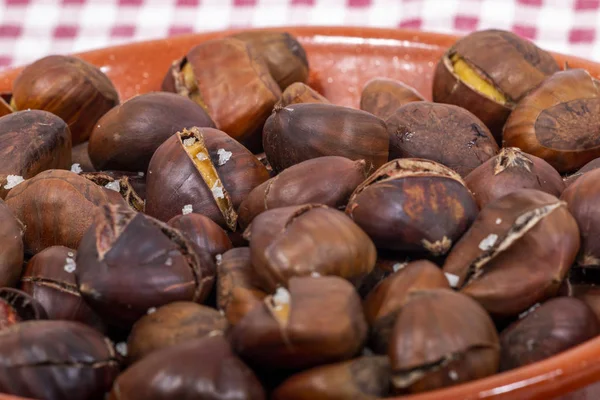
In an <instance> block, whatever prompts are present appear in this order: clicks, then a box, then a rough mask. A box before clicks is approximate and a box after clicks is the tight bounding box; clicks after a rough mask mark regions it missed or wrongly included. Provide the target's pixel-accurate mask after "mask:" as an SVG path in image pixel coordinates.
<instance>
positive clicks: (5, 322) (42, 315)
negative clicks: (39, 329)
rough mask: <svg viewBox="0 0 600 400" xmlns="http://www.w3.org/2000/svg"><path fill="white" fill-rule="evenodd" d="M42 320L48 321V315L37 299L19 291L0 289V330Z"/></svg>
mask: <svg viewBox="0 0 600 400" xmlns="http://www.w3.org/2000/svg"><path fill="white" fill-rule="evenodd" d="M41 319H48V314H47V313H46V310H45V309H44V307H43V306H42V305H41V304H40V303H39V302H38V301H37V300H36V299H34V298H33V297H31V296H30V295H29V294H27V293H25V292H22V291H20V290H17V289H13V288H6V287H5V288H0V330H3V329H7V328H8V327H10V326H13V325H15V324H19V323H22V322H24V321H32V320H41Z"/></svg>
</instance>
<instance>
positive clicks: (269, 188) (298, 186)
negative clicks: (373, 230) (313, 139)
mask: <svg viewBox="0 0 600 400" xmlns="http://www.w3.org/2000/svg"><path fill="white" fill-rule="evenodd" d="M366 177H367V172H366V170H365V161H364V160H358V161H352V160H350V159H348V158H345V157H337V156H327V157H318V158H313V159H311V160H306V161H303V162H301V163H299V164H296V165H293V166H291V167H289V168H287V169H285V170H284V171H283V172H281V173H280V174H278V175H276V176H275V177H273V178H271V179H269V180H268V181H266V182H263V183H262V184H260V185H259V186H257V187H255V188H254V189H253V190H252V191H251V192H250V194H249V195H248V197H246V199H245V200H244V201H243V202H242V204H241V205H240V208H239V210H238V217H239V218H238V221H239V222H240V225H241V226H242V227H247V226H248V225H249V224H250V222H252V220H253V219H254V218H255V217H256V216H257V215H258V214H260V213H262V212H264V211H266V210H270V209H273V208H279V207H287V206H293V205H300V204H307V203H318V204H324V205H326V206H330V207H333V208H343V207H345V206H346V203H347V202H348V198H349V197H350V194H352V192H353V191H354V189H356V187H357V186H358V185H359V184H360V183H361V182H362V181H364V180H365V178H366Z"/></svg>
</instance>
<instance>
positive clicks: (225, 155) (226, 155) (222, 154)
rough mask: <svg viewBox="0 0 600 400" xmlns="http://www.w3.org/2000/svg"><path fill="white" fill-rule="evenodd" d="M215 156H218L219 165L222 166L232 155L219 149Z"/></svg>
mask: <svg viewBox="0 0 600 400" xmlns="http://www.w3.org/2000/svg"><path fill="white" fill-rule="evenodd" d="M217 154H218V155H219V165H224V164H225V163H226V162H227V161H229V159H230V158H231V155H232V154H233V153H232V152H230V151H227V150H225V149H219V150H217Z"/></svg>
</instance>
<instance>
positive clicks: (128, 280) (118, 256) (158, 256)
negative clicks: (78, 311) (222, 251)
mask: <svg viewBox="0 0 600 400" xmlns="http://www.w3.org/2000/svg"><path fill="white" fill-rule="evenodd" d="M75 261H76V264H77V269H76V277H77V285H78V288H79V291H80V293H81V295H82V296H83V297H84V299H85V300H86V301H87V302H88V304H89V305H90V306H91V307H92V308H93V309H94V310H95V311H96V312H97V313H98V314H100V316H101V317H102V318H103V320H104V321H105V322H106V323H108V324H111V325H114V326H118V327H123V328H128V327H130V326H131V325H132V324H133V323H134V322H135V321H137V320H138V319H139V318H140V317H142V316H143V315H146V312H147V311H148V309H149V308H151V307H160V306H162V305H164V304H168V303H172V302H174V301H187V300H189V301H195V302H202V301H204V300H205V299H206V298H207V296H208V294H209V292H210V291H211V289H212V285H213V281H214V276H215V266H214V263H213V261H212V260H211V259H210V257H209V256H208V254H197V253H196V252H195V251H194V248H193V246H192V245H191V243H190V242H189V241H188V240H187V239H185V237H184V236H183V234H182V233H181V232H179V231H178V230H176V229H173V228H171V227H169V226H168V225H166V224H164V223H162V222H160V221H158V220H155V219H154V218H151V217H149V216H146V215H144V214H142V213H136V212H135V211H133V210H131V209H130V208H129V207H127V206H123V205H121V206H118V205H112V204H111V205H105V206H103V207H101V208H100V209H99V210H98V211H97V212H96V214H95V216H94V223H93V224H92V225H91V226H90V228H89V229H88V230H87V232H86V233H85V235H84V237H83V239H82V240H81V244H80V245H79V248H78V250H77V256H76V260H75Z"/></svg>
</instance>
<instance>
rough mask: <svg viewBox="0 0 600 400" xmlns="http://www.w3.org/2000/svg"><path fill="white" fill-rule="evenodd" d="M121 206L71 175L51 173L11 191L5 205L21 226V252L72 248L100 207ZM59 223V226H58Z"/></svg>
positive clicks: (100, 189)
mask: <svg viewBox="0 0 600 400" xmlns="http://www.w3.org/2000/svg"><path fill="white" fill-rule="evenodd" d="M108 203H116V204H125V202H124V200H123V199H122V198H121V197H120V196H114V195H112V194H111V192H110V191H109V190H108V189H105V188H103V187H100V186H97V185H96V184H95V183H93V182H91V181H89V180H87V179H85V178H84V177H82V176H79V175H77V174H75V173H73V172H70V171H65V170H59V169H51V170H47V171H43V172H40V173H39V174H37V175H36V176H34V177H33V178H31V179H28V180H26V181H25V182H23V183H21V184H19V185H18V186H16V187H15V188H13V189H11V191H10V192H9V193H8V196H6V205H7V206H8V207H9V208H10V209H11V211H12V212H13V213H14V214H15V216H16V217H17V218H18V219H19V220H21V221H22V222H23V224H24V225H25V227H26V228H25V234H24V236H23V241H24V243H25V251H26V252H28V253H31V254H36V253H39V252H40V251H42V250H44V249H45V248H46V247H50V246H66V247H69V248H72V249H73V248H76V247H77V246H78V245H79V242H80V240H81V237H82V236H83V234H84V232H85V231H86V229H87V228H88V227H89V226H90V225H91V223H92V219H93V217H94V211H95V210H96V209H97V208H98V207H99V206H101V205H103V204H108ZM59 221H60V222H59Z"/></svg>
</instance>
